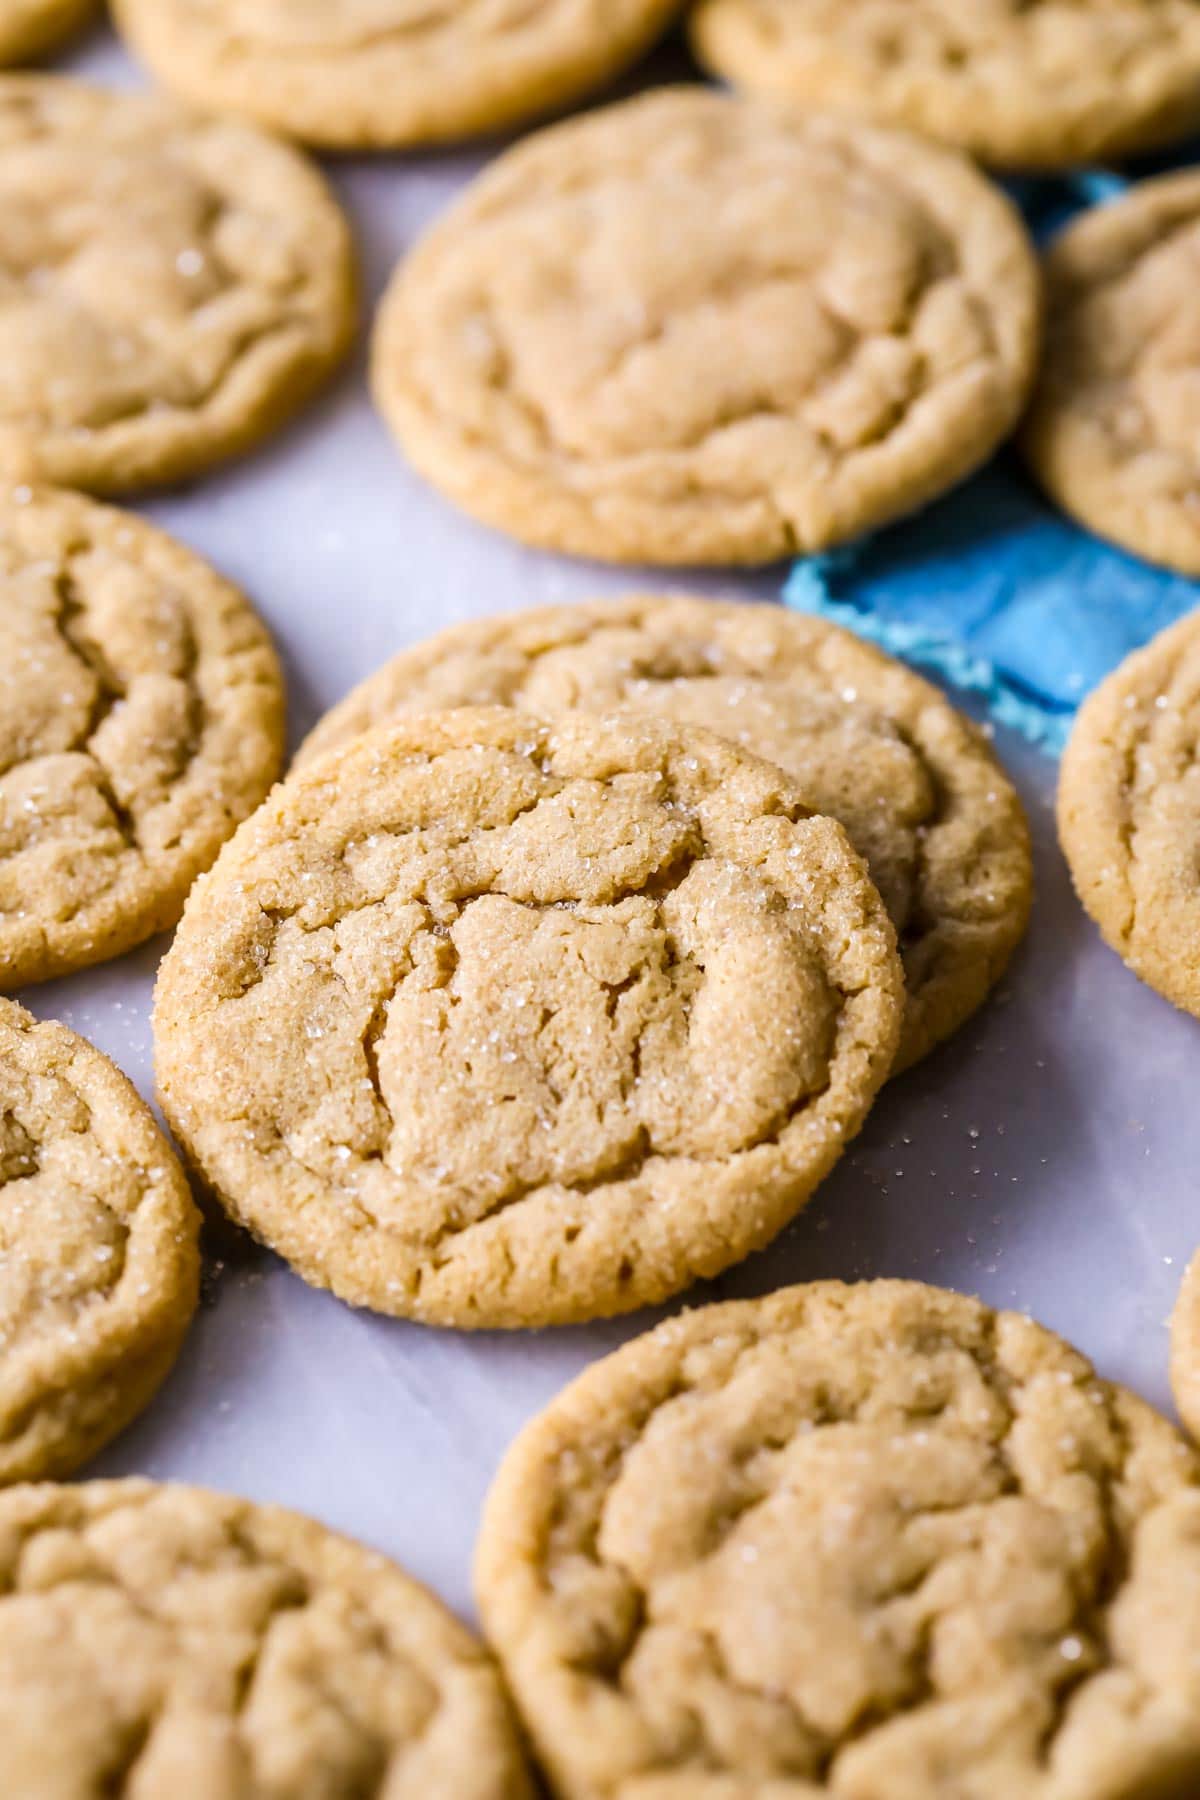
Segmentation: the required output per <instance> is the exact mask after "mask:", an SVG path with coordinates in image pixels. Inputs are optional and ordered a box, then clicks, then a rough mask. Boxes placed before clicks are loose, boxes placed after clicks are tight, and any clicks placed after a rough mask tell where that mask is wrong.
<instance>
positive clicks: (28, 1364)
mask: <svg viewBox="0 0 1200 1800" xmlns="http://www.w3.org/2000/svg"><path fill="white" fill-rule="evenodd" d="M0 1192H2V1193H3V1205H0V1484H3V1483H7V1482H13V1481H31V1480H36V1479H40V1478H41V1477H42V1476H45V1475H67V1474H70V1473H71V1471H72V1470H73V1469H76V1468H78V1467H79V1465H80V1464H81V1463H84V1462H86V1461H87V1459H88V1457H89V1456H92V1455H94V1454H95V1452H96V1451H97V1450H99V1449H100V1447H101V1445H102V1444H105V1443H107V1442H108V1440H109V1438H111V1437H113V1436H115V1435H116V1433H117V1432H118V1431H120V1430H121V1428H122V1427H123V1426H124V1425H127V1424H128V1423H129V1421H130V1420H131V1419H132V1418H133V1417H134V1416H135V1415H136V1414H137V1413H139V1412H140V1411H141V1410H142V1408H143V1407H144V1406H145V1405H146V1404H147V1402H148V1401H149V1400H150V1398H151V1396H152V1395H153V1394H154V1392H155V1390H156V1389H157V1387H158V1386H159V1383H160V1382H161V1381H162V1380H163V1378H164V1377H165V1375H166V1374H167V1371H168V1370H169V1369H170V1367H171V1364H172V1363H173V1362H174V1360H175V1356H176V1353H177V1351H178V1349H179V1346H180V1344H181V1343H182V1341H183V1336H184V1333H185V1332H186V1330H187V1327H188V1322H189V1321H190V1319H191V1316H192V1313H193V1312H194V1310H195V1306H196V1290H197V1283H198V1279H199V1267H200V1265H199V1256H198V1253H197V1249H196V1240H197V1236H198V1232H199V1226H200V1219H199V1214H198V1213H197V1211H196V1208H195V1206H194V1205H193V1204H192V1198H191V1195H190V1194H189V1192H188V1186H187V1182H186V1181H185V1180H184V1178H183V1172H182V1170H181V1169H180V1167H179V1164H178V1163H177V1162H176V1161H175V1158H174V1157H173V1156H172V1154H171V1152H170V1150H169V1149H168V1148H167V1146H166V1143H165V1142H164V1141H163V1138H162V1136H161V1134H160V1133H159V1131H158V1129H157V1127H156V1126H155V1124H154V1121H153V1119H152V1118H151V1116H150V1112H149V1109H148V1108H147V1107H146V1106H145V1105H144V1104H143V1102H142V1101H141V1100H140V1099H139V1098H138V1096H137V1094H136V1093H135V1092H134V1090H133V1088H132V1087H131V1086H130V1084H129V1083H128V1081H126V1079H125V1077H124V1076H123V1075H122V1074H121V1072H120V1070H119V1069H116V1068H114V1066H113V1065H112V1063H110V1062H109V1060H108V1058H107V1057H106V1056H101V1054H100V1052H99V1051H98V1050H94V1049H93V1048H92V1046H91V1045H90V1044H88V1043H85V1042H84V1040H83V1039H82V1038H79V1037H76V1035H75V1033H74V1032H73V1031H68V1030H67V1029H66V1027H65V1026H64V1025H51V1024H39V1022H38V1021H37V1020H36V1019H33V1018H31V1017H30V1015H29V1014H28V1013H27V1012H25V1011H24V1010H23V1009H22V1008H21V1007H19V1006H16V1005H14V1003H13V1002H12V1001H11V1000H0ZM3 1586H4V1582H3V1580H2V1579H0V1588H3ZM3 1685H5V1684H4V1682H2V1681H0V1686H3ZM6 1752H7V1743H6V1740H5V1733H4V1729H3V1727H0V1786H2V1787H3V1789H4V1791H5V1792H6V1793H8V1794H16V1793H18V1792H32V1791H33V1790H32V1789H21V1788H19V1787H14V1785H13V1782H12V1769H11V1766H10V1765H9V1763H8V1762H7V1760H6ZM38 1791H39V1792H40V1791H41V1790H40V1789H39V1790H38ZM54 1791H55V1792H56V1793H57V1792H60V1791H65V1790H59V1789H55V1790H54Z"/></svg>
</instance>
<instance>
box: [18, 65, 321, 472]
mask: <svg viewBox="0 0 1200 1800" xmlns="http://www.w3.org/2000/svg"><path fill="white" fill-rule="evenodd" d="M354 311H355V302H354V273H353V264H352V256H351V250H350V240H349V234H348V230H347V227H346V224H345V221H344V219H343V217H342V215H341V212H340V211H339V209H338V207H337V205H336V203H335V202H334V200H333V198H332V196H331V195H330V193H329V190H328V189H327V188H326V186H325V183H324V181H323V180H322V178H321V176H320V175H319V174H318V173H317V171H316V169H314V168H312V167H311V166H310V165H309V164H308V163H307V162H306V161H305V160H304V158H303V157H302V156H300V155H299V154H298V153H297V152H296V151H294V150H290V149H288V148H287V147H286V146H285V145H283V144H279V143H277V142H275V141H274V139H272V138H269V137H267V136H266V135H265V134H264V133H262V132H259V131H257V130H256V129H255V128H253V127H252V126H249V125H242V124H239V123H237V122H236V121H233V120H229V119H200V118H196V117H194V116H192V115H190V114H188V113H185V112H183V111H181V110H180V109H179V108H177V107H176V106H174V105H172V104H170V103H169V102H167V101H164V100H161V99H159V98H157V97H151V96H147V95H141V94H121V93H114V92H109V91H107V90H105V89H102V88H97V87H90V86H87V85H85V84H84V83H82V82H77V81H70V80H66V79H64V78H62V77H59V76H53V75H41V76H35V75H6V76H3V77H0V475H4V476H7V477H9V478H11V479H12V480H14V481H51V482H59V483H62V484H63V485H64V486H67V487H77V488H85V489H89V490H91V491H94V492H118V491H122V490H129V489H133V488H138V487H143V486H145V485H147V484H149V483H154V482H164V481H176V480H180V479H182V478H184V477H186V476H190V475H194V474H197V473H198V472H200V471H201V470H203V469H206V468H208V467H209V466H210V465H211V464H213V463H215V462H218V461H220V460H222V459H223V458H226V457H229V456H232V455H235V454H237V453H238V452H240V451H242V450H245V449H247V448H249V447H250V446H251V445H252V444H254V443H256V442H258V440H259V439H260V438H262V437H264V436H265V435H266V434H267V433H268V432H269V431H271V430H273V429H274V428H275V426H277V425H278V424H281V423H282V422H283V420H284V419H285V418H287V417H289V416H290V415H291V414H292V413H293V412H294V411H295V410H296V408H297V407H298V406H299V405H300V404H301V403H302V402H303V401H304V400H305V399H306V398H307V397H308V395H309V394H310V393H311V392H312V390H313V389H314V388H315V387H316V386H317V385H318V384H319V383H320V381H321V380H322V379H323V378H324V377H325V375H326V374H327V373H328V372H329V371H330V370H331V369H332V368H333V366H334V365H335V364H336V363H337V362H338V361H339V360H340V358H341V356H342V354H343V352H344V351H345V350H346V349H347V348H348V346H349V342H350V338H351V335H352V332H353V328H354Z"/></svg>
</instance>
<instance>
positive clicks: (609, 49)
mask: <svg viewBox="0 0 1200 1800" xmlns="http://www.w3.org/2000/svg"><path fill="white" fill-rule="evenodd" d="M680 4H681V0H602V3H598V0H534V3H533V4H532V5H531V4H530V0H433V4H429V0H307V3H306V4H305V5H303V6H297V5H296V4H295V0H249V3H248V0H116V5H115V9H114V10H115V13H116V18H117V23H118V25H119V27H120V29H121V30H122V32H123V33H124V34H125V36H126V38H127V39H128V41H129V43H130V45H131V47H132V48H133V50H134V51H135V52H136V53H137V54H138V55H140V56H141V57H143V58H144V60H145V61H146V63H147V64H148V65H149V67H150V68H151V69H152V70H153V71H154V73H155V75H156V76H157V77H158V78H159V80H161V81H162V82H163V83H164V84H165V85H166V86H167V87H168V88H173V89H174V90H175V91H176V92H177V93H179V94H181V95H182V96H183V97H184V99H186V100H190V101H193V102H194V103H195V104H196V105H198V106H202V107H204V108H205V109H206V110H212V111H218V112H237V113H244V114H246V115H247V116H248V117H249V118H252V119H257V120H258V121H259V123H260V124H263V125H269V126H273V127H274V128H275V129H276V130H277V131H282V132H284V133H285V134H286V135H288V136H290V137H297V138H303V139H305V140H306V141H307V142H308V143H311V144H320V145H323V146H325V147H326V148H328V149H335V150H369V149H387V148H400V147H403V146H405V145H413V144H428V143H441V142H444V141H446V140H447V139H454V138H462V137H470V136H473V135H475V134H476V133H479V132H484V131H501V130H504V129H506V128H508V127H511V126H514V125H519V124H521V123H523V122H524V121H525V120H528V119H531V118H534V117H536V116H537V115H538V114H540V113H546V112H550V111H552V110H553V109H555V108H556V107H560V106H566V105H567V104H568V103H569V102H571V101H573V100H577V99H579V98H581V97H582V96H583V95H584V94H586V93H587V92H588V91H589V89H592V88H596V87H599V86H601V85H602V84H603V83H604V82H605V81H608V80H609V79H611V77H613V76H615V75H616V74H618V73H619V72H620V71H621V70H622V69H624V68H626V67H627V66H628V65H629V64H631V63H632V62H634V61H635V60H636V59H637V57H639V56H640V55H641V54H642V52H643V51H644V50H647V49H649V47H650V45H651V44H652V43H653V41H654V39H655V38H657V37H658V36H659V35H660V34H661V33H662V32H663V31H664V30H665V29H666V26H667V24H668V21H669V20H670V19H671V18H672V17H673V16H674V15H675V14H676V13H678V12H679V10H680Z"/></svg>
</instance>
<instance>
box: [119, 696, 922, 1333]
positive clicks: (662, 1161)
mask: <svg viewBox="0 0 1200 1800" xmlns="http://www.w3.org/2000/svg"><path fill="white" fill-rule="evenodd" d="M894 942H895V934H894V932H893V930H892V927H891V925H890V923H889V921H888V918H887V914H886V913H885V911H884V908H883V905H882V902H881V901H880V899H879V896H878V895H877V893H876V892H875V890H874V888H873V887H872V886H871V885H870V882H869V881H868V878H867V874H866V871H865V869H864V868H863V865H862V864H861V863H860V862H859V860H858V858H857V857H856V856H855V854H854V852H853V851H852V849H851V848H850V844H849V841H848V839H847V838H846V835H845V833H844V832H843V830H842V828H841V826H840V825H837V824H835V823H834V821H833V820H831V819H824V818H815V817H811V816H810V815H809V814H808V811H807V809H806V808H805V806H804V805H803V804H802V802H801V798H800V795H799V792H798V790H797V789H796V788H795V787H794V786H793V785H792V783H791V782H790V781H789V780H788V779H787V777H786V776H785V775H783V773H782V772H781V771H780V770H778V769H775V768H772V767H771V766H770V765H769V764H767V763H764V762H760V761H759V760H758V759H757V758H755V757H751V756H748V755H746V754H745V753H744V752H742V751H741V750H739V749H738V748H737V747H736V746H735V745H733V744H730V743H727V742H725V741H724V740H723V739H721V738H717V737H714V736H712V735H711V734H710V733H708V732H705V731H701V730H698V729H690V728H684V727H674V726H671V725H667V724H663V723H661V722H659V721H657V720H648V719H633V718H628V717H620V718H618V717H610V718H594V717H591V716H589V715H585V714H569V715H566V716H565V717H564V718H562V719H560V720H559V721H557V722H556V723H552V724H542V723H540V722H537V721H534V720H532V719H529V718H525V717H522V716H521V715H520V714H518V713H516V712H510V711H506V710H503V709H493V710H479V711H474V710H470V709H466V710H462V711H458V712H450V713H441V714H434V715H428V716H422V717H419V718H416V719H412V720H406V721H402V722H401V723H399V724H398V725H397V726H396V727H395V728H394V729H392V730H382V731H380V732H378V733H373V734H370V735H368V736H367V737H364V738H360V739H357V740H355V742H353V743H351V744H349V745H347V746H345V747H344V748H342V749H340V750H334V751H332V752H331V753H330V754H329V755H328V756H325V757H321V758H318V759H317V761H315V762H314V763H312V764H311V765H309V766H307V767H305V768H303V769H301V770H299V771H298V772H297V773H295V774H293V775H291V776H289V778H288V780H287V781H286V782H285V783H284V784H283V785H282V786H281V787H279V788H277V789H276V790H275V793H274V795H273V796H272V797H271V799H270V800H268V801H267V803H266V805H265V806H264V807H263V808H261V810H260V811H259V812H258V813H256V814H255V816H254V818H253V819H252V820H250V821H249V822H248V823H247V824H246V825H245V826H243V827H242V829H241V831H240V832H239V833H238V835H237V836H236V837H235V838H234V840H233V842H232V843H231V844H230V845H229V846H228V847H227V848H226V850H225V852H224V853H223V854H222V856H221V858H220V859H219V861H218V862H217V864H216V867H215V868H214V869H213V870H212V872H211V873H210V874H209V875H207V876H206V877H204V879H203V880H202V881H201V882H199V883H198V884H197V886H196V888H195V890H194V892H193V894H192V895H191V897H190V898H189V900H188V905H187V909H186V911H185V913H184V918H183V923H182V924H181V926H180V928H179V931H178V933H177V935H176V938H175V942H174V944H173V945H172V948H171V950H170V952H169V953H168V955H167V957H166V958H165V960H164V962H163V965H162V969H161V971H160V974H159V980H158V987H157V990H156V994H155V1014H154V1030H155V1053H156V1066H157V1073H158V1082H159V1091H160V1094H161V1098H162V1103H163V1106H164V1108H165V1110H166V1112H167V1115H168V1117H169V1119H170V1121H171V1124H172V1126H173V1128H174V1130H175V1133H176V1135H177V1137H178V1138H179V1140H180V1142H181V1143H182V1144H183V1145H184V1146H185V1147H186V1150H187V1153H188V1155H189V1156H190V1157H191V1158H192V1160H193V1162H194V1163H195V1165H196V1167H197V1169H198V1170H199V1172H200V1173H201V1175H202V1176H203V1178H204V1179H205V1181H206V1182H207V1183H208V1184H209V1185H210V1186H211V1187H212V1189H213V1190H214V1191H215V1193H216V1194H217V1196H218V1198H219V1199H220V1200H221V1202H222V1203H223V1205H224V1206H225V1207H226V1209H227V1210H228V1211H229V1212H230V1213H231V1214H232V1215H233V1216H234V1217H235V1218H237V1219H238V1220H240V1221H241V1223H243V1224H244V1225H247V1226H249V1228H250V1229H251V1230H252V1231H253V1232H254V1233H255V1234H256V1235H257V1236H258V1237H260V1238H261V1239H263V1240H264V1241H265V1242H266V1243H268V1244H270V1245H271V1246H272V1247H273V1248H274V1249H276V1250H278V1251H279V1252H280V1253H281V1254H282V1255H283V1256H285V1257H286V1258H287V1259H288V1261H289V1262H290V1263H291V1264H292V1265H293V1267H294V1268H295V1269H296V1270H297V1271H298V1272H299V1273H300V1274H301V1275H302V1276H303V1277H304V1278H305V1280H307V1281H310V1282H312V1283H313V1284H314V1285H316V1286H318V1287H328V1288H332V1289H333V1291H334V1292H335V1293H336V1294H338V1295H340V1296H341V1297H342V1298H343V1299H345V1300H349V1301H351V1302H353V1303H354V1304H356V1305H361V1306H369V1307H373V1308H375V1309H376V1310H378V1311H380V1312H387V1313H394V1314H399V1315H404V1316H407V1317H412V1318H417V1319H423V1320H425V1321H427V1322H430V1323H435V1324H443V1325H457V1326H461V1327H466V1328H471V1327H484V1326H501V1327H518V1326H527V1325H548V1324H556V1323H566V1322H570V1321H574V1320H580V1319H587V1318H597V1317H601V1316H605V1315H608V1314H612V1313H618V1312H624V1311H628V1310H629V1309H631V1308H633V1307H637V1306H641V1305H646V1304H649V1303H651V1302H654V1301H657V1300H661V1299H663V1298H665V1296H667V1295H668V1294H671V1293H674V1292H676V1291H677V1290H678V1289H680V1288H683V1287H685V1286H687V1284H688V1283H689V1282H692V1281H694V1280H696V1279H697V1278H698V1277H700V1276H709V1275H715V1274H716V1273H717V1272H718V1271H719V1270H721V1269H724V1268H727V1267H728V1266H729V1265H730V1264H731V1263H733V1262H736V1261H737V1260H738V1259H739V1258H741V1257H743V1256H745V1255H747V1254H748V1253H749V1252H750V1251H751V1250H753V1249H755V1248H757V1247H759V1246H760V1245H763V1244H765V1243H767V1242H768V1240H769V1239H770V1238H772V1237H774V1236H775V1234H776V1233H777V1232H778V1231H779V1230H780V1229H781V1228H782V1227H783V1226H784V1225H785V1224H786V1223H787V1222H788V1221H789V1220H790V1219H791V1218H792V1217H794V1215H795V1214H796V1213H797V1212H798V1211H799V1210H800V1208H801V1207H802V1206H803V1204H804V1202H805V1200H806V1199H807V1198H808V1196H809V1195H810V1194H811V1192H812V1190H813V1189H814V1188H815V1186H816V1185H817V1183H818V1182H819V1181H820V1180H821V1178H822V1177H823V1176H824V1175H825V1174H826V1173H827V1172H828V1171H829V1170H830V1169H831V1168H832V1167H833V1165H834V1163H835V1162H836V1161H837V1159H838V1156H839V1155H840V1153H841V1151H842V1149H843V1147H844V1146H845V1144H846V1143H847V1142H848V1141H849V1139H850V1138H852V1137H853V1135H854V1133H855V1132H856V1131H857V1130H858V1128H859V1126H860V1124H861V1123H862V1120H863V1118H864V1117H865V1115H866V1112H867V1109H868V1107H869V1105H870V1102H871V1099H872V1098H873V1096H874V1094H875V1092H876V1091H877V1089H878V1088H879V1086H880V1085H881V1083H882V1082H883V1080H884V1078H885V1076H886V1075H887V1073H888V1070H889V1068H890V1066H891V1062H892V1058H893V1057H894V1055H895V1051H896V1045H897V1041H898V1038H899V1032H900V1019H901V1012H902V1006H903V976H902V971H901V968H900V963H899V959H898V958H897V956H896V954H895V949H894Z"/></svg>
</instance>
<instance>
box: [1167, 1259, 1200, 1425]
mask: <svg viewBox="0 0 1200 1800" xmlns="http://www.w3.org/2000/svg"><path fill="white" fill-rule="evenodd" d="M1171 1386H1172V1388H1173V1389H1174V1391H1175V1404H1176V1406H1177V1407H1178V1408H1179V1416H1180V1418H1181V1419H1182V1420H1183V1422H1184V1424H1185V1425H1186V1426H1187V1428H1188V1430H1189V1431H1190V1432H1191V1434H1192V1436H1193V1437H1194V1438H1195V1439H1196V1441H1197V1442H1198V1443H1200V1255H1197V1256H1196V1258H1195V1260H1194V1262H1193V1263H1192V1264H1191V1267H1190V1268H1189V1269H1188V1272H1187V1274H1186V1275H1185V1276H1184V1278H1183V1285H1182V1287H1181V1288H1180V1290H1179V1298H1178V1300H1177V1301H1176V1302H1175V1311H1174V1313H1173V1314H1172V1316H1171Z"/></svg>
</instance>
